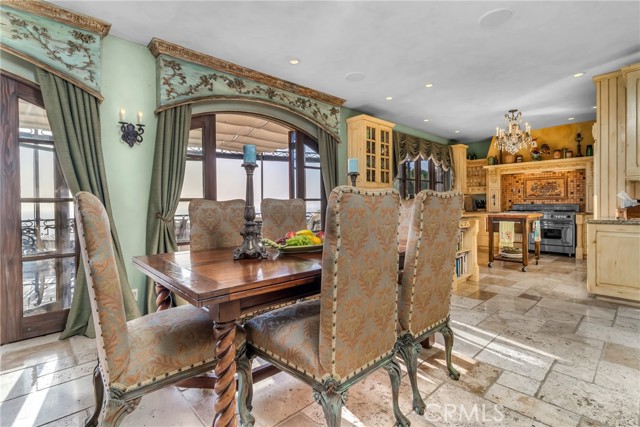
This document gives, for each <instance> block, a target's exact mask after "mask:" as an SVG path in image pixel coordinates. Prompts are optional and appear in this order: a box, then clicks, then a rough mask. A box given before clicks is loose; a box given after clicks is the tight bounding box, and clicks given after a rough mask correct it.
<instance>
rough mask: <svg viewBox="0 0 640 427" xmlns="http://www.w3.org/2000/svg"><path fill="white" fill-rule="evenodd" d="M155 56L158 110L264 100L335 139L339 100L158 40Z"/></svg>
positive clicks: (338, 124)
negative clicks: (209, 102)
mask: <svg viewBox="0 0 640 427" xmlns="http://www.w3.org/2000/svg"><path fill="white" fill-rule="evenodd" d="M149 49H150V50H151V52H152V53H153V54H154V56H155V57H156V67H157V73H158V97H157V98H158V111H162V110H165V109H167V108H170V107H172V106H175V105H180V104H186V103H191V102H196V101H201V100H204V99H221V98H222V99H224V98H226V99H242V100H253V101H257V102H266V103H270V104H275V105H278V106H280V107H282V108H286V109H288V110H290V111H292V112H295V113H296V114H299V115H302V116H304V117H306V118H308V119H310V120H312V121H313V122H314V123H316V124H318V125H319V126H321V127H322V128H324V129H325V130H327V131H329V132H331V133H332V134H334V135H335V136H336V137H338V138H339V126H340V106H341V105H342V104H343V103H344V100H343V99H340V98H337V97H334V96H331V95H327V94H325V93H322V92H318V91H315V90H313V89H309V88H305V87H303V86H299V85H296V84H294V83H291V82H287V81H284V80H280V79H277V78H275V77H273V76H269V75H267V74H263V73H260V72H258V71H254V70H250V69H248V68H244V67H241V66H239V65H235V64H231V63H229V62H226V61H223V60H221V59H218V58H214V57H211V56H208V55H204V54H201V53H198V52H194V51H191V50H189V49H186V48H183V47H181V46H177V45H174V44H171V43H168V42H165V41H162V40H158V39H153V40H152V41H151V43H150V44H149Z"/></svg>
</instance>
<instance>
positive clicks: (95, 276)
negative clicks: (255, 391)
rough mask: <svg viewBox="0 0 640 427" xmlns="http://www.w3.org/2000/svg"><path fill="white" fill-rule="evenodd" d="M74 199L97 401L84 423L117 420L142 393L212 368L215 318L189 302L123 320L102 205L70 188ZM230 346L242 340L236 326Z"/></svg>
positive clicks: (108, 423) (111, 423) (115, 422)
mask: <svg viewBox="0 0 640 427" xmlns="http://www.w3.org/2000/svg"><path fill="white" fill-rule="evenodd" d="M75 206H76V226H77V231H78V240H79V242H80V251H81V254H82V261H83V264H84V269H85V271H86V273H87V287H88V291H89V299H90V301H91V313H92V315H93V320H94V325H95V329H96V344H97V347H98V366H96V368H95V370H94V377H93V385H94V392H95V398H96V407H95V411H94V413H93V415H92V416H91V418H89V419H88V420H87V423H86V425H87V426H97V425H101V426H117V425H118V424H119V423H120V422H121V421H122V419H123V417H124V416H125V415H126V414H128V413H130V412H132V411H133V410H134V409H135V408H136V406H137V405H138V403H139V402H140V399H141V398H142V396H143V395H145V394H147V393H150V392H153V391H155V390H158V389H160V388H163V387H165V386H168V385H171V384H175V383H177V382H179V381H181V380H184V379H187V378H190V377H193V376H196V375H199V374H202V373H204V372H207V371H210V370H212V369H213V368H214V367H215V365H216V363H217V358H216V341H215V340H214V339H213V323H212V321H211V319H210V318H209V314H208V313H207V312H206V311H205V310H202V309H199V308H196V307H194V306H192V305H185V306H183V307H178V308H174V309H171V310H165V311H159V312H156V313H151V314H148V315H146V316H143V317H139V318H137V319H134V320H130V321H128V322H127V320H126V316H125V312H124V308H123V307H124V305H123V302H122V292H121V290H120V279H119V277H118V271H117V267H116V258H115V255H114V250H113V241H112V239H111V229H110V226H109V219H108V217H107V214H106V211H105V209H104V207H103V205H102V203H101V202H100V200H99V199H98V198H96V197H95V196H94V195H92V194H90V193H87V192H79V193H78V194H76V196H75ZM235 345H236V348H240V347H241V346H244V331H243V330H242V329H241V328H237V331H236V339H235ZM220 357H224V355H222V354H221V355H220ZM212 419H213V414H212Z"/></svg>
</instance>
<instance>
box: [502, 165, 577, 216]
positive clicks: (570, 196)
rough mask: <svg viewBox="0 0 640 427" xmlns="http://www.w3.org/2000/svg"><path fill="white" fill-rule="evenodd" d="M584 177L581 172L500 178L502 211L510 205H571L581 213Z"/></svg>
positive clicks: (503, 176) (505, 176) (513, 175)
mask: <svg viewBox="0 0 640 427" xmlns="http://www.w3.org/2000/svg"><path fill="white" fill-rule="evenodd" d="M586 186H587V184H586V176H585V170H584V169H578V170H572V171H564V172H544V173H536V174H523V173H521V174H510V175H502V185H501V188H502V207H501V208H502V210H503V211H505V210H510V209H511V206H512V205H513V204H514V203H537V204H558V203H575V204H578V205H580V212H584V211H585V199H586V192H587V189H586Z"/></svg>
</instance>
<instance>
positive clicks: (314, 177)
mask: <svg viewBox="0 0 640 427" xmlns="http://www.w3.org/2000/svg"><path fill="white" fill-rule="evenodd" d="M245 144H253V145H256V148H257V152H258V156H257V163H258V168H257V169H256V171H255V172H254V182H253V187H254V204H255V207H256V213H257V214H258V217H259V214H260V201H261V200H262V199H263V198H276V199H287V198H301V199H303V200H305V201H306V204H307V217H308V218H309V225H310V226H311V225H313V224H319V223H320V221H319V217H320V216H321V213H322V212H323V211H324V207H325V200H324V195H323V191H322V188H323V182H322V176H321V170H320V155H319V153H318V142H317V141H316V140H315V139H313V138H311V137H309V136H308V135H307V134H306V133H304V132H303V131H301V130H299V129H295V128H293V127H292V126H290V125H287V124H284V123H282V122H279V121H276V120H273V119H271V118H268V117H263V116H257V115H251V114H238V113H216V114H202V115H195V116H194V117H193V118H192V119H191V130H190V132H189V143H188V147H187V163H186V168H185V179H184V184H183V187H182V193H181V195H180V203H179V204H178V209H177V211H176V215H175V227H176V239H177V241H178V245H179V247H180V248H184V247H185V246H186V245H188V243H189V231H190V224H189V213H188V206H189V201H190V200H192V199H195V198H205V199H210V200H230V199H244V198H245V196H246V187H245V185H246V175H245V171H244V169H242V167H241V166H240V165H241V164H242V150H243V146H244V145H245Z"/></svg>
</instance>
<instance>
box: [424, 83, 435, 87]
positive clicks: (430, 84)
mask: <svg viewBox="0 0 640 427" xmlns="http://www.w3.org/2000/svg"><path fill="white" fill-rule="evenodd" d="M424 87H433V83H427V84H426V85H424Z"/></svg>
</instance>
